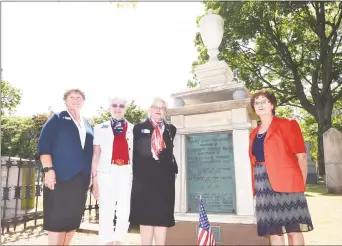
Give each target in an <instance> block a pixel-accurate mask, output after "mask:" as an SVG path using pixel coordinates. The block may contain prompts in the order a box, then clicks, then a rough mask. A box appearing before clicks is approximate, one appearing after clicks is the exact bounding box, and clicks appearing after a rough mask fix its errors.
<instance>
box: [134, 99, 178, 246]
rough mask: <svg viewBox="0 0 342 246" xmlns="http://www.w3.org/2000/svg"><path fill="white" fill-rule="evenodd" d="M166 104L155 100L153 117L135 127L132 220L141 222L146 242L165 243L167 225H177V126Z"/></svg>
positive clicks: (150, 243) (152, 107) (151, 114)
mask: <svg viewBox="0 0 342 246" xmlns="http://www.w3.org/2000/svg"><path fill="white" fill-rule="evenodd" d="M165 113H166V103H165V101H164V100H162V99H155V100H154V101H153V103H152V105H151V108H150V112H149V115H150V116H149V118H148V119H147V120H146V121H144V122H141V123H138V124H137V125H135V126H134V129H133V135H134V140H133V141H134V142H133V186H132V195H131V214H130V222H131V223H132V224H135V225H140V236H141V244H142V245H152V241H153V239H154V241H155V244H156V245H165V242H166V233H167V228H168V227H171V226H174V225H175V219H174V205H175V177H176V174H177V164H176V162H175V159H174V157H173V139H174V137H175V135H176V127H175V126H174V125H172V124H169V123H167V122H166V121H165V120H164V117H165Z"/></svg>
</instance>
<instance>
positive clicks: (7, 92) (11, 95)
mask: <svg viewBox="0 0 342 246" xmlns="http://www.w3.org/2000/svg"><path fill="white" fill-rule="evenodd" d="M21 95H22V93H21V92H20V90H19V89H18V88H15V87H13V86H12V85H11V84H10V83H9V82H8V81H6V80H1V115H3V114H6V113H7V114H12V113H14V112H15V108H16V107H17V106H18V105H19V104H20V100H21Z"/></svg>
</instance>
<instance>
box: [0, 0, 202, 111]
mask: <svg viewBox="0 0 342 246" xmlns="http://www.w3.org/2000/svg"><path fill="white" fill-rule="evenodd" d="M203 13H204V5H203V4H202V3H199V2H172V3H165V2H162V3H161V2H160V3H155V2H139V3H138V4H137V6H136V7H135V8H132V7H125V8H117V5H116V3H112V4H111V3H109V2H108V3H104V2H103V3H89V2H88V3H86V2H83V3H81V2H78V3H77V2H74V3H72V2H69V3H57V2H54V3H51V2H50V3H48V2H45V3H42V2H40V3H39V2H30V3H15V2H11V3H9V2H6V3H2V13H1V18H2V19H1V24H2V26H1V38H2V40H1V42H2V43H1V46H2V47H1V49H2V50H1V56H2V57H1V59H2V63H1V66H2V69H3V73H2V77H3V79H4V80H7V81H9V82H10V83H11V84H12V85H13V86H15V87H17V88H20V90H21V92H22V93H23V96H22V100H21V104H20V105H19V106H18V108H17V112H16V115H22V116H31V115H33V114H36V113H41V112H47V111H48V108H49V106H51V107H52V108H53V110H54V111H60V110H64V103H63V100H62V98H63V94H64V92H65V91H66V90H67V89H70V88H80V89H81V90H83V91H84V92H85V95H86V103H85V105H84V109H83V113H84V115H86V116H89V117H91V116H95V115H96V114H97V110H98V109H99V107H100V106H104V107H107V106H108V98H109V97H112V96H123V97H125V98H127V99H128V100H135V101H136V103H137V104H138V105H139V106H141V107H142V108H146V107H148V106H149V105H150V103H151V100H152V98H153V97H155V96H161V97H163V98H165V99H166V100H167V101H168V102H169V103H170V106H172V98H171V96H170V95H171V94H172V93H176V92H180V91H182V90H184V89H186V83H187V80H188V78H189V73H190V71H191V64H192V62H193V61H195V60H196V59H197V52H196V48H195V46H194V38H195V34H196V32H198V27H197V25H196V17H197V16H199V15H202V14H203Z"/></svg>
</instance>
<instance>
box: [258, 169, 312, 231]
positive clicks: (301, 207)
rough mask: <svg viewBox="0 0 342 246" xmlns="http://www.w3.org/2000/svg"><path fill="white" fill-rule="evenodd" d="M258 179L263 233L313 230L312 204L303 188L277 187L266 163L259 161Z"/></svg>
mask: <svg viewBox="0 0 342 246" xmlns="http://www.w3.org/2000/svg"><path fill="white" fill-rule="evenodd" d="M254 183H255V192H256V218H257V228H258V235H259V236H269V235H282V234H285V233H290V232H307V231H312V230H313V225H312V221H311V216H310V213H309V209H308V204H307V201H306V198H305V195H304V193H303V192H295V193H283V192H275V191H273V190H272V188H271V185H270V181H269V179H268V175H267V172H266V167H265V166H264V165H258V164H257V165H255V167H254Z"/></svg>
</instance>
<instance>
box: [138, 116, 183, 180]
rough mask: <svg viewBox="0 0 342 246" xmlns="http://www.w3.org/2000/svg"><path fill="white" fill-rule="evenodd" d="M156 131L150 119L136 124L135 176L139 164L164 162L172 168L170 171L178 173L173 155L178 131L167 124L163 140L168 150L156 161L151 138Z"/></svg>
mask: <svg viewBox="0 0 342 246" xmlns="http://www.w3.org/2000/svg"><path fill="white" fill-rule="evenodd" d="M153 131H154V129H153V126H152V124H151V122H150V120H149V119H147V120H145V121H143V122H140V123H138V124H136V125H135V126H134V128H133V136H134V137H133V174H134V172H135V171H134V170H137V169H139V166H140V165H139V162H162V163H165V165H168V166H170V170H172V172H174V173H176V174H177V173H178V165H177V162H176V159H175V157H174V155H173V147H174V145H173V140H174V138H175V135H176V132H177V129H176V127H175V126H174V125H172V124H169V123H167V122H165V130H164V133H163V138H164V141H165V145H166V148H165V149H164V151H163V153H161V154H160V156H159V160H158V161H157V160H155V159H154V158H153V156H152V152H151V137H152V133H153Z"/></svg>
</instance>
